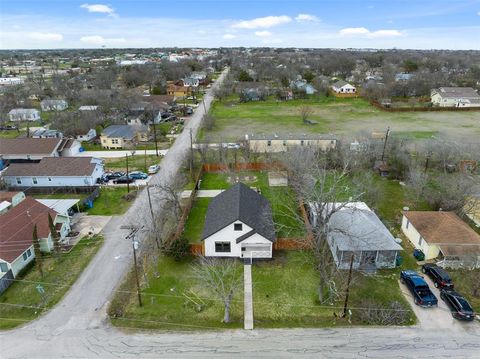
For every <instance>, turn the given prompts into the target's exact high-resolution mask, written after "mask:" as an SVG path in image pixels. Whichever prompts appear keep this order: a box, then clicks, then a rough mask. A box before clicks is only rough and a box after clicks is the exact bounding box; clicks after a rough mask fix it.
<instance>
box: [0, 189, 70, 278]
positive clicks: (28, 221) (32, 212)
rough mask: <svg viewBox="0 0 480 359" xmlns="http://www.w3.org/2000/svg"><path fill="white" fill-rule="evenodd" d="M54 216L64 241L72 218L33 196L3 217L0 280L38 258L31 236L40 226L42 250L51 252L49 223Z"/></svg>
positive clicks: (15, 274) (0, 240) (0, 229)
mask: <svg viewBox="0 0 480 359" xmlns="http://www.w3.org/2000/svg"><path fill="white" fill-rule="evenodd" d="M48 214H50V216H51V217H52V219H53V224H54V226H55V230H56V231H57V233H58V234H59V236H60V241H62V240H63V239H64V238H65V237H66V236H67V235H68V233H69V232H70V219H69V217H68V216H63V215H60V214H58V213H57V212H55V211H54V210H52V209H50V208H48V207H46V206H45V205H43V204H41V203H40V202H38V201H36V200H35V199H33V198H31V197H27V198H26V199H25V200H23V201H22V202H21V203H20V204H19V205H17V206H16V207H14V208H12V209H11V210H10V211H8V212H7V213H5V214H2V215H1V216H0V233H2V235H1V236H0V279H1V278H2V277H3V276H5V275H10V278H15V277H17V275H18V273H20V272H21V271H22V269H24V268H25V267H26V266H27V264H28V263H30V262H31V261H32V260H33V259H34V258H35V253H34V249H33V242H32V235H33V228H34V226H35V225H36V226H37V235H38V239H39V241H40V250H41V251H42V252H50V251H51V250H52V249H53V247H54V243H53V238H52V234H51V231H50V226H49V222H48Z"/></svg>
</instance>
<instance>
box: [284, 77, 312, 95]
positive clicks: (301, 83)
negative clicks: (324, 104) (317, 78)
mask: <svg viewBox="0 0 480 359" xmlns="http://www.w3.org/2000/svg"><path fill="white" fill-rule="evenodd" d="M290 87H291V88H292V89H296V90H298V91H304V92H305V93H306V94H307V95H313V94H315V92H317V90H316V89H315V87H313V86H312V85H311V84H309V83H308V82H307V80H295V81H292V82H291V83H290Z"/></svg>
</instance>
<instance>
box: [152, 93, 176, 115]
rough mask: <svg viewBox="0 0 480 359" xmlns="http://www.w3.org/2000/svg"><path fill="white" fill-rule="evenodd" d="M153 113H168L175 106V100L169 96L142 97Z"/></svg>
mask: <svg viewBox="0 0 480 359" xmlns="http://www.w3.org/2000/svg"><path fill="white" fill-rule="evenodd" d="M144 99H145V101H148V102H149V103H150V108H151V109H153V110H155V111H170V110H171V109H172V106H175V99H174V98H173V96H170V95H149V96H145V97H144Z"/></svg>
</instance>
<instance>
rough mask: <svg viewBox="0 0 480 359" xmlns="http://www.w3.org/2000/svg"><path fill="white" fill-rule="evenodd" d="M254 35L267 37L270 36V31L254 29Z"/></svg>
mask: <svg viewBox="0 0 480 359" xmlns="http://www.w3.org/2000/svg"><path fill="white" fill-rule="evenodd" d="M255 36H258V37H269V36H272V33H271V32H270V31H267V30H264V31H255Z"/></svg>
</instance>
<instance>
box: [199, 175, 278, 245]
mask: <svg viewBox="0 0 480 359" xmlns="http://www.w3.org/2000/svg"><path fill="white" fill-rule="evenodd" d="M235 221H242V222H243V223H245V224H246V225H248V226H249V227H252V228H253V230H254V231H255V232H256V233H258V234H260V235H261V236H263V237H265V238H267V239H268V240H270V241H272V242H274V241H275V227H274V224H273V218H272V209H271V207H270V203H269V202H268V200H267V199H266V198H265V197H263V196H262V195H260V194H258V193H257V192H256V191H254V190H253V189H251V188H250V187H248V186H246V185H244V184H243V183H236V184H234V185H233V186H232V187H230V188H229V189H227V190H226V191H224V192H222V193H220V194H219V195H218V196H216V197H215V198H213V199H212V200H211V201H210V204H209V205H208V210H207V216H206V218H205V226H204V228H203V233H202V240H204V239H205V238H207V237H209V236H211V235H212V234H214V233H216V232H218V231H219V230H221V229H223V228H225V227H226V226H228V225H230V224H231V223H233V222H235ZM249 234H250V235H252V234H253V233H249ZM250 235H249V236H250ZM249 236H248V237H249Z"/></svg>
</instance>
